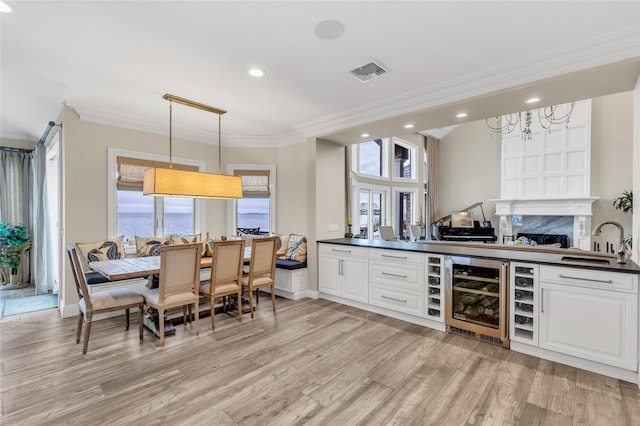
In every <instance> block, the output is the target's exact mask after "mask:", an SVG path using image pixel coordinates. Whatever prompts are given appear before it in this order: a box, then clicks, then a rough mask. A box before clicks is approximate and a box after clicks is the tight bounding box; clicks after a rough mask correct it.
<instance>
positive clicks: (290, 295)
mask: <svg viewBox="0 0 640 426" xmlns="http://www.w3.org/2000/svg"><path fill="white" fill-rule="evenodd" d="M260 291H263V292H265V293H269V294H271V289H270V288H269V287H262V288H261V289H260ZM276 296H280V297H284V298H285V299H291V300H298V299H304V298H305V297H308V298H310V299H317V298H318V292H317V291H314V290H301V291H294V292H291V291H286V290H282V289H279V288H276Z"/></svg>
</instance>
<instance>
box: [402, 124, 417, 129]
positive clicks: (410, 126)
mask: <svg viewBox="0 0 640 426" xmlns="http://www.w3.org/2000/svg"><path fill="white" fill-rule="evenodd" d="M414 127H415V126H414V125H413V124H411V123H409V124H405V125H404V128H405V129H413V128H414Z"/></svg>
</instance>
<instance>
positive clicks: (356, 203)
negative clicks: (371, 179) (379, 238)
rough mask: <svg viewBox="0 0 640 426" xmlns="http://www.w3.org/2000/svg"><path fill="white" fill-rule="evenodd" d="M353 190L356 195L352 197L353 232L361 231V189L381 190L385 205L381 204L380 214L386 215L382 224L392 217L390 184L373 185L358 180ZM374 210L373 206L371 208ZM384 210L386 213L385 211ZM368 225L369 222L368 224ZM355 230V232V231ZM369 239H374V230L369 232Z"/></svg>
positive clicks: (385, 223)
mask: <svg viewBox="0 0 640 426" xmlns="http://www.w3.org/2000/svg"><path fill="white" fill-rule="evenodd" d="M352 191H355V192H352V193H353V194H355V196H353V197H351V199H352V201H351V204H352V205H351V211H352V212H355V214H354V217H353V218H351V219H352V220H353V227H352V232H353V234H359V233H360V227H361V226H362V224H361V223H360V191H369V192H370V193H371V192H381V193H383V194H384V205H383V206H380V216H381V217H384V218H385V220H384V221H381V222H382V223H380V225H382V226H385V225H387V222H388V221H389V218H390V217H391V215H390V211H389V208H390V206H391V200H389V197H390V194H391V188H390V187H388V186H380V185H371V184H367V183H364V182H358V181H356V185H354V186H353V187H352ZM370 210H371V211H373V208H370ZM383 212H384V213H383ZM352 214H353V213H352ZM366 225H367V226H368V225H369V224H366ZM354 231H355V232H354ZM368 234H369V236H368V239H370V240H372V239H373V232H369V233H368Z"/></svg>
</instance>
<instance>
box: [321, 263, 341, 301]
mask: <svg viewBox="0 0 640 426" xmlns="http://www.w3.org/2000/svg"><path fill="white" fill-rule="evenodd" d="M341 262H342V260H340V259H339V258H337V257H334V256H324V255H320V257H319V262H318V263H319V264H318V289H319V290H320V292H322V293H327V294H333V295H334V296H342V288H341V279H342V276H341V275H340V273H341V269H342V268H341Z"/></svg>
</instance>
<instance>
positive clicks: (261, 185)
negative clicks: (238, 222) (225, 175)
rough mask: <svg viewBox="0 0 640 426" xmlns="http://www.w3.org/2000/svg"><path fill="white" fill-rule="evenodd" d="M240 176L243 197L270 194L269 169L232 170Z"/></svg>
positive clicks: (267, 195) (266, 195)
mask: <svg viewBox="0 0 640 426" xmlns="http://www.w3.org/2000/svg"><path fill="white" fill-rule="evenodd" d="M233 174H234V175H235V176H240V178H242V194H243V196H244V197H247V196H248V197H269V196H270V195H271V191H270V188H271V173H270V171H269V170H234V171H233Z"/></svg>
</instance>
